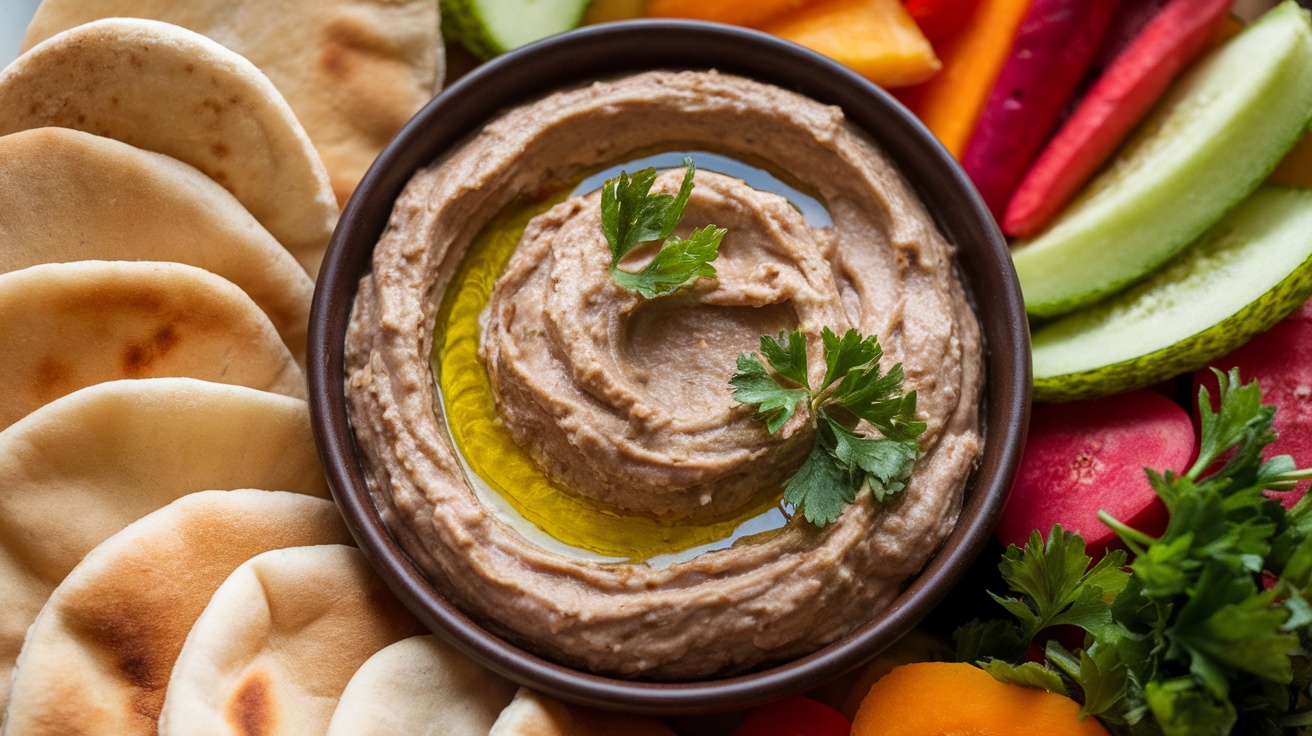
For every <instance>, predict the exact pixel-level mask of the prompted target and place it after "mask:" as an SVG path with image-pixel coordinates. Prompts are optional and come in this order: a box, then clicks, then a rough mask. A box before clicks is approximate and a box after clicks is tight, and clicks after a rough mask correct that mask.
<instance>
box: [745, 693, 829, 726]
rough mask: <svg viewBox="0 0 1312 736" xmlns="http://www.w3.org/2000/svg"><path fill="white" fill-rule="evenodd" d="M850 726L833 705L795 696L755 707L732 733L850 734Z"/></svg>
mask: <svg viewBox="0 0 1312 736" xmlns="http://www.w3.org/2000/svg"><path fill="white" fill-rule="evenodd" d="M851 729H852V724H850V723H848V722H847V719H846V718H844V717H843V716H842V714H841V713H839V712H838V711H836V710H834V709H833V708H830V707H829V706H827V705H825V704H824V703H819V702H816V701H814V700H812V699H810V698H804V697H802V696H800V695H794V696H793V697H791V698H785V699H783V700H777V701H775V702H773V703H767V704H765V705H762V706H760V707H759V708H753V709H752V711H751V712H750V713H748V714H747V717H746V718H744V719H743V722H742V723H740V724H738V727H737V728H735V729H734V730H733V736H848V732H849V731H850V730H851Z"/></svg>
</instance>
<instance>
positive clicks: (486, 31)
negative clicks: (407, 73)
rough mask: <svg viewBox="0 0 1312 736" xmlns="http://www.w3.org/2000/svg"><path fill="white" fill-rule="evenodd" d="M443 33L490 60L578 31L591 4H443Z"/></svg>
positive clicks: (514, 0)
mask: <svg viewBox="0 0 1312 736" xmlns="http://www.w3.org/2000/svg"><path fill="white" fill-rule="evenodd" d="M441 3H442V31H443V33H445V34H446V35H447V36H448V37H450V38H456V39H459V41H460V42H461V43H462V44H464V45H465V48H467V49H469V50H470V51H471V52H473V53H474V55H476V56H479V57H481V58H484V59H491V58H492V57H493V56H496V55H497V54H503V53H505V52H507V51H510V50H511V49H517V48H519V47H520V46H523V45H525V44H529V43H532V42H533V41H537V40H539V39H542V38H546V37H547V36H552V35H555V34H557V33H563V32H565V31H568V30H570V29H571V28H577V27H578V25H579V23H580V22H581V21H582V20H583V11H584V10H587V7H588V0H441Z"/></svg>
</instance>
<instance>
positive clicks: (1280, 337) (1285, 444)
mask: <svg viewBox="0 0 1312 736" xmlns="http://www.w3.org/2000/svg"><path fill="white" fill-rule="evenodd" d="M1212 366H1213V367H1215V368H1218V369H1220V370H1223V371H1228V370H1230V369H1231V368H1234V367H1238V368H1239V376H1240V378H1241V379H1242V380H1243V381H1244V382H1245V383H1247V382H1249V381H1252V380H1254V379H1256V380H1257V383H1258V385H1260V386H1261V387H1262V403H1264V404H1274V405H1275V407H1276V418H1275V421H1274V422H1273V423H1272V429H1274V430H1275V431H1276V433H1277V434H1279V435H1280V438H1279V439H1277V440H1276V441H1275V442H1273V443H1271V444H1270V445H1267V448H1266V452H1265V453H1264V455H1265V456H1266V457H1268V458H1271V457H1275V456H1277V455H1289V456H1291V457H1293V458H1294V463H1295V464H1296V465H1298V467H1300V468H1306V467H1308V466H1312V319H1310V318H1309V308H1308V305H1306V304H1304V305H1303V307H1302V308H1300V309H1298V310H1296V311H1295V312H1294V313H1293V314H1291V315H1289V317H1287V318H1285V319H1284V320H1283V321H1281V322H1278V323H1276V326H1275V327H1272V328H1271V329H1269V330H1267V331H1266V332H1264V333H1262V334H1260V335H1258V336H1257V337H1255V338H1253V339H1252V340H1250V341H1249V342H1248V343H1247V344H1245V345H1244V346H1243V347H1241V348H1239V349H1238V350H1236V351H1234V352H1233V353H1230V354H1229V355H1227V356H1225V357H1224V358H1221V359H1219V360H1217V361H1214V362H1213V363H1212ZM1200 385H1204V386H1207V390H1208V391H1209V392H1211V395H1212V406H1213V408H1215V407H1216V376H1215V375H1214V374H1213V373H1212V372H1211V371H1210V370H1207V369H1203V370H1200V371H1198V372H1197V373H1195V374H1194V392H1195V393H1197V391H1198V387H1199V386H1200ZM1307 489H1308V483H1307V482H1306V481H1305V482H1303V483H1300V484H1299V485H1298V487H1297V488H1296V489H1295V490H1293V491H1289V492H1287V493H1272V494H1270V495H1271V497H1272V498H1278V499H1280V502H1281V503H1282V504H1284V505H1285V507H1286V508H1291V507H1293V505H1294V504H1295V503H1297V502H1298V499H1300V498H1302V497H1303V494H1304V493H1306V492H1307Z"/></svg>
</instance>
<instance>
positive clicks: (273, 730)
mask: <svg viewBox="0 0 1312 736" xmlns="http://www.w3.org/2000/svg"><path fill="white" fill-rule="evenodd" d="M118 16H123V17H118ZM164 21H169V22H164ZM184 26H185V27H184ZM437 28H438V19H437V4H436V2H435V1H434V0H424V1H420V0H320V1H316V2H291V1H288V2H279V3H270V2H268V1H267V0H191V2H187V3H177V2H164V1H163V0H158V1H151V0H45V2H44V3H43V4H42V6H41V8H40V11H39V12H38V14H37V17H36V20H35V21H34V22H33V24H32V26H31V28H30V29H29V32H28V35H27V44H28V46H29V47H30V48H29V50H28V51H27V52H26V53H25V54H24V55H23V56H22V57H21V58H19V59H18V60H17V61H15V62H14V63H13V64H12V65H10V66H9V67H8V68H6V69H4V71H3V72H0V314H3V315H4V316H5V318H4V319H3V320H0V359H2V360H3V361H4V371H3V372H2V373H0V709H3V710H4V720H3V723H2V725H0V732H2V733H3V734H4V735H5V736H20V735H27V734H84V735H91V734H113V735H115V736H122V735H125V734H153V733H157V732H158V733H160V734H188V735H193V734H337V735H340V734H365V735H368V734H450V735H452V736H464V735H465V734H469V735H470V736H483V735H484V734H498V735H500V736H513V735H515V734H545V735H549V734H557V733H560V734H584V735H585V736H586V735H595V736H605V735H607V734H619V733H624V734H626V736H643V735H644V734H661V735H663V736H664V735H668V734H671V733H672V732H671V731H669V729H667V728H665V727H664V726H661V725H660V724H658V723H656V722H655V721H654V720H652V719H646V718H637V717H631V716H617V715H612V714H605V713H599V712H596V711H591V710H588V709H582V708H574V707H570V706H565V705H563V704H560V703H556V702H554V701H551V700H549V699H546V698H543V697H540V696H537V695H535V694H533V693H530V692H528V691H522V690H521V691H519V692H518V694H517V692H516V688H515V686H514V685H513V684H511V683H510V682H509V681H507V680H505V679H503V678H501V677H499V676H497V675H494V674H492V673H491V672H488V671H487V670H485V669H483V668H482V667H480V666H478V665H476V664H474V663H472V662H471V661H469V660H467V659H465V658H464V657H463V656H462V655H460V654H458V653H457V652H455V651H454V650H452V649H451V648H450V647H449V646H447V645H445V644H444V643H442V642H440V641H438V640H437V639H435V638H434V637H433V636H431V635H425V634H424V629H423V627H422V626H421V625H420V624H419V623H418V622H417V621H416V620H415V619H414V618H413V617H412V616H411V615H410V614H409V613H408V612H407V611H406V610H405V609H404V608H403V607H401V606H400V605H399V604H398V603H397V601H396V600H395V599H394V598H393V597H392V596H391V594H390V593H389V592H388V591H387V590H386V588H385V587H384V586H383V584H382V583H381V582H380V580H379V579H378V578H377V577H376V576H375V575H374V573H373V571H372V570H371V569H370V567H369V566H368V564H367V563H366V562H365V560H364V558H363V556H362V555H361V553H360V552H359V551H358V550H356V549H355V548H354V547H353V546H352V544H353V542H352V539H351V536H350V534H349V533H348V532H347V530H346V528H345V526H344V525H343V522H342V520H341V518H340V516H339V514H338V512H337V509H336V507H335V506H334V505H333V503H332V502H331V500H329V494H328V489H327V486H326V484H325V481H324V478H323V473H322V470H321V468H320V466H319V461H318V457H317V454H316V452H315V447H314V443H313V439H312V436H311V431H310V424H309V415H308V410H307V404H306V401H305V398H306V393H305V392H306V388H305V377H304V373H303V367H304V364H305V339H306V329H307V323H308V313H309V303H310V297H311V294H312V291H313V276H314V274H315V273H316V271H317V269H318V266H319V262H320V260H321V259H322V257H323V253H324V250H325V248H326V247H327V243H328V238H329V236H330V234H331V233H332V230H333V227H334V225H335V223H336V220H337V216H338V202H339V201H341V200H342V199H344V198H345V197H346V196H349V194H350V192H351V190H352V189H353V188H354V186H355V184H356V182H358V181H359V178H360V176H361V174H362V173H363V171H364V169H365V168H366V167H367V166H368V165H369V163H370V162H371V161H372V159H373V157H374V156H375V155H376V154H377V152H378V151H379V150H380V149H381V147H382V145H383V144H384V143H385V142H386V140H387V139H389V138H390V137H391V135H392V134H393V133H395V132H396V130H397V129H399V127H400V126H401V125H402V124H403V123H404V122H405V121H406V120H407V119H408V118H409V117H410V116H411V115H412V114H413V113H414V112H415V111H417V110H418V108H419V107H420V106H421V105H422V104H423V103H424V102H425V101H426V100H427V99H428V97H429V96H431V94H432V92H433V90H434V88H435V86H436V84H437V82H438V79H439V78H440V69H441V56H440V50H441V43H440V37H439V35H438V31H437ZM188 29H192V30H188ZM202 34H204V35H202ZM238 52H240V53H238ZM245 57H250V59H252V60H254V61H255V62H256V63H255V64H253V63H252V62H251V60H248V58H245ZM289 102H290V104H289ZM325 164H327V165H326V166H325ZM256 489H258V490H256Z"/></svg>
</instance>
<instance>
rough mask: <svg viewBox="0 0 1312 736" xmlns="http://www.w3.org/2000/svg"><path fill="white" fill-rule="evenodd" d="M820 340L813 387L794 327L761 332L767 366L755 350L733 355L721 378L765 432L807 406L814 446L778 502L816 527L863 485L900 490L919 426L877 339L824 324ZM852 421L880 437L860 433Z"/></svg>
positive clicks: (882, 491) (883, 494) (885, 491)
mask: <svg viewBox="0 0 1312 736" xmlns="http://www.w3.org/2000/svg"><path fill="white" fill-rule="evenodd" d="M821 339H822V340H823V342H824V358H825V375H824V378H823V379H821V381H820V385H819V386H818V387H816V388H812V387H811V382H810V379H809V376H808V370H807V357H806V356H807V353H806V335H805V334H803V333H802V332H801V331H800V330H797V331H794V332H788V333H784V332H781V333H779V335H778V336H777V337H771V336H769V335H763V336H762V337H761V350H760V356H763V357H764V358H765V361H766V363H768V364H769V368H767V367H766V366H765V364H763V363H762V362H761V358H760V357H759V356H757V355H756V354H750V353H741V354H739V355H738V371H737V372H736V373H734V375H733V378H731V379H730V380H729V384H730V385H731V386H733V389H734V390H733V398H734V399H735V400H737V401H738V402H739V403H743V404H748V405H750V406H755V407H756V413H757V416H760V417H762V418H764V419H765V420H766V428H767V429H768V430H769V431H770V433H771V434H774V433H775V432H778V431H779V429H780V428H781V427H783V426H784V425H785V424H787V423H788V420H789V419H792V417H793V415H794V414H796V412H797V410H798V409H800V408H802V407H803V406H805V408H806V409H807V411H808V412H809V414H810V417H811V422H812V423H813V426H815V428H816V441H815V445H814V446H813V447H812V448H811V453H810V455H808V456H807V458H806V462H804V463H803V464H802V467H801V468H800V469H799V470H798V471H797V473H796V474H794V475H793V477H792V478H790V479H789V480H788V483H787V484H786V485H785V486H784V501H785V502H786V503H788V504H791V505H792V506H793V507H794V508H795V509H796V510H797V511H798V512H799V513H801V514H802V516H803V517H805V518H806V520H807V521H809V522H811V523H812V524H815V525H816V526H818V527H823V526H825V525H826V524H829V523H831V522H834V521H837V520H838V517H839V516H841V515H842V513H843V511H845V510H846V509H847V507H848V506H850V505H851V504H852V503H854V502H855V501H856V495H857V492H858V491H860V490H861V489H862V488H863V487H868V488H869V489H870V492H871V493H872V494H873V495H874V496H875V498H876V499H878V500H880V501H882V500H884V499H885V498H888V497H889V496H892V495H894V494H896V493H898V492H900V491H901V490H902V489H903V488H904V487H905V486H906V481H907V479H908V478H909V477H911V470H912V468H913V466H914V465H915V463H916V460H918V459H919V458H920V443H919V441H918V438H919V437H920V434H921V433H922V432H924V431H925V423H924V422H919V421H916V419H915V413H916V392H915V391H912V392H910V393H907V394H903V393H902V382H903V380H904V375H903V371H902V364H901V363H898V364H897V365H894V366H893V367H892V368H891V369H889V371H888V372H887V373H884V372H882V371H881V369H880V367H879V359H880V358H881V357H882V356H883V354H884V351H883V349H882V348H880V346H879V339H878V338H877V337H875V336H873V335H871V336H870V337H862V336H861V335H860V334H859V333H858V332H857V331H856V330H848V331H847V332H846V333H845V334H844V335H843V336H842V337H839V336H838V335H836V334H834V332H833V331H832V330H830V329H829V328H828V327H826V328H824V330H823V331H822V333H821ZM858 420H864V421H865V422H867V423H868V424H869V425H870V426H872V427H873V428H874V429H876V430H878V432H879V434H880V435H881V436H878V437H870V436H866V434H865V431H864V430H862V429H861V427H860V425H859V421H858Z"/></svg>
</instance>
